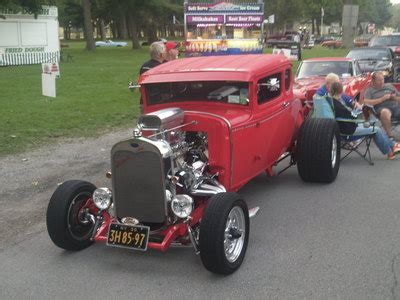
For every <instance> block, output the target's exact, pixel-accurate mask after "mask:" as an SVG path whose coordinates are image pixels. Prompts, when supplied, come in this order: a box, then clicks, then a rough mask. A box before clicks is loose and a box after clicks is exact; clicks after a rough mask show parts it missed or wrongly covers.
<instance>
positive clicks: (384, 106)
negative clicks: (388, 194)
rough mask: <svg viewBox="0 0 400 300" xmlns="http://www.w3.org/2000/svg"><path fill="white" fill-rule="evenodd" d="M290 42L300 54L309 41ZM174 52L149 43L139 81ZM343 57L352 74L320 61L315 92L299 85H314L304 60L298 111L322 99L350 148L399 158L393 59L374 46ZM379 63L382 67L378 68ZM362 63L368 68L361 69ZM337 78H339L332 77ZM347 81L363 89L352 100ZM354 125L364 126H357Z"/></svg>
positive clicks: (399, 107)
mask: <svg viewBox="0 0 400 300" xmlns="http://www.w3.org/2000/svg"><path fill="white" fill-rule="evenodd" d="M293 36H294V37H296V42H300V41H302V45H303V47H304V48H306V47H308V43H309V41H310V35H309V34H308V33H307V32H305V33H304V34H301V35H300V34H298V35H293ZM312 40H313V38H312ZM304 41H305V42H306V43H304ZM178 48H179V44H178V43H176V42H173V41H164V40H162V41H157V42H154V43H152V44H151V45H150V48H149V54H150V59H149V60H148V61H146V62H145V63H144V64H143V65H142V66H141V68H140V71H139V75H142V74H143V73H145V72H146V71H148V70H150V69H152V68H154V67H156V66H158V65H161V64H163V63H165V62H168V61H171V60H175V59H177V58H178V56H179V50H178ZM385 55H386V56H385ZM377 56H379V57H380V58H378V57H377ZM346 57H347V61H349V62H351V63H353V64H354V70H349V71H346V70H345V69H343V67H342V70H339V71H338V68H336V67H337V66H338V63H340V62H341V60H340V59H339V60H338V61H331V59H330V58H324V59H323V60H322V62H330V64H327V65H328V69H324V72H323V73H324V74H317V76H318V77H320V78H319V79H321V78H323V83H322V84H321V85H320V86H319V87H318V88H317V89H315V87H314V88H313V87H307V85H304V84H303V83H302V81H301V80H302V79H304V78H305V77H310V78H313V81H314V82H315V75H316V74H311V75H310V73H307V72H309V71H306V72H305V73H306V74H304V72H303V73H302V67H303V69H306V68H305V66H306V64H305V63H307V62H308V61H309V60H306V61H305V63H304V64H301V65H300V66H299V69H298V71H297V78H296V79H295V82H296V85H295V91H296V87H297V90H301V89H302V88H303V91H304V88H305V90H306V93H305V94H304V93H303V96H304V97H303V99H302V100H303V101H304V102H303V103H304V105H305V106H308V107H309V108H310V109H311V110H312V109H313V107H312V105H311V106H310V102H311V103H313V99H315V97H322V98H324V99H325V101H327V102H328V103H329V107H330V108H331V109H332V113H333V115H334V116H335V118H336V119H337V123H338V127H339V130H340V133H341V134H342V135H347V136H349V135H351V136H353V137H354V138H353V139H352V142H351V143H350V147H353V146H354V145H355V146H354V147H355V148H356V147H357V146H358V144H357V137H363V136H365V135H370V136H371V137H372V138H373V140H374V141H375V144H376V145H377V147H378V149H379V150H380V152H381V153H382V154H384V155H387V158H388V159H389V160H393V159H394V158H395V155H396V154H398V153H400V143H397V141H396V137H395V135H394V133H393V128H394V127H395V126H396V125H397V123H398V122H399V120H400V92H399V91H398V90H397V88H396V86H395V85H393V84H392V82H393V81H396V80H397V77H396V73H397V69H396V68H398V67H397V66H396V65H395V64H394V61H395V60H396V54H395V52H394V51H393V50H392V49H391V48H389V47H383V46H382V45H378V46H373V47H363V48H355V49H352V50H350V52H349V53H348V55H347V56H346ZM382 57H383V58H382ZM379 59H380V60H382V61H383V62H382V61H381V62H378V60H379ZM311 60H312V59H311ZM366 61H367V62H368V63H367V64H365V65H363V63H365V62H366ZM371 66H372V69H371ZM388 66H389V68H388ZM318 67H320V66H318ZM345 68H346V67H345ZM343 70H344V71H343ZM328 72H329V73H328ZM340 72H344V73H342V74H338V73H340ZM307 74H308V75H307ZM347 77H362V78H364V79H365V82H366V85H364V86H362V87H356V89H359V90H358V91H357V96H355V95H354V94H353V95H348V94H347V93H346V92H345V88H346V85H351V84H349V83H348V81H346V79H347ZM353 90H354V88H353ZM310 98H311V99H310ZM308 100H311V101H308ZM141 108H142V102H141ZM310 116H312V113H311V114H310ZM351 120H355V121H354V122H352V121H351ZM360 120H363V121H364V122H360Z"/></svg>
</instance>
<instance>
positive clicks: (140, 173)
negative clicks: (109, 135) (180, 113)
mask: <svg viewBox="0 0 400 300" xmlns="http://www.w3.org/2000/svg"><path fill="white" fill-rule="evenodd" d="M163 147H164V148H163ZM165 147H166V146H165V144H157V142H154V141H151V140H148V139H146V138H136V139H129V140H126V141H122V142H120V143H117V144H116V145H114V147H113V148H112V150H111V168H112V174H113V175H112V187H113V202H114V205H115V211H116V215H117V217H118V218H124V217H134V218H136V219H138V220H139V221H140V222H141V223H164V222H165V220H166V215H167V208H166V200H165V174H164V159H165V157H168V152H169V151H168V149H165ZM160 150H161V151H163V153H161V151H160ZM167 159H168V158H167Z"/></svg>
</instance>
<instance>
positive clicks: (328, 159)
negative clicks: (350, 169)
mask: <svg viewBox="0 0 400 300" xmlns="http://www.w3.org/2000/svg"><path fill="white" fill-rule="evenodd" d="M296 157H297V170H298V172H299V175H300V177H301V179H303V180H304V181H308V182H324V183H330V182H332V181H334V180H335V179H336V176H337V174H338V172H339V166H340V134H339V128H338V126H337V123H336V121H335V120H334V119H318V118H316V119H307V120H306V121H305V122H304V123H303V125H302V127H301V129H300V134H299V138H298V141H297V155H296Z"/></svg>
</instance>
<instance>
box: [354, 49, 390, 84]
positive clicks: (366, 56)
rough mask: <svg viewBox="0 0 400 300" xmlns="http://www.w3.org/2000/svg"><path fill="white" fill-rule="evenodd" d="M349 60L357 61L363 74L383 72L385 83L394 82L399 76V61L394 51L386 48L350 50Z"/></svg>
mask: <svg viewBox="0 0 400 300" xmlns="http://www.w3.org/2000/svg"><path fill="white" fill-rule="evenodd" d="M346 57H348V58H352V59H355V60H356V61H357V62H358V65H359V66H360V69H361V72H364V73H365V72H373V71H382V73H383V75H384V76H385V81H388V82H392V81H394V79H395V77H397V75H395V73H396V74H397V72H395V71H397V68H398V61H397V59H396V57H395V55H394V53H393V50H392V49H390V48H386V47H372V48H369V47H363V48H355V49H352V50H350V52H349V53H348V54H347V56H346Z"/></svg>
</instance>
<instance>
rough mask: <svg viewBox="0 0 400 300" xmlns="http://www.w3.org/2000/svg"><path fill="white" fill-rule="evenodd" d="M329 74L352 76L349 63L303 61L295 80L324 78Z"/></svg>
mask: <svg viewBox="0 0 400 300" xmlns="http://www.w3.org/2000/svg"><path fill="white" fill-rule="evenodd" d="M329 73H335V74H337V75H339V76H340V77H349V76H354V74H353V68H352V63H351V62H350V61H304V62H303V63H302V64H301V67H300V69H299V71H298V73H297V78H307V77H315V76H326V75H328V74H329Z"/></svg>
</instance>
